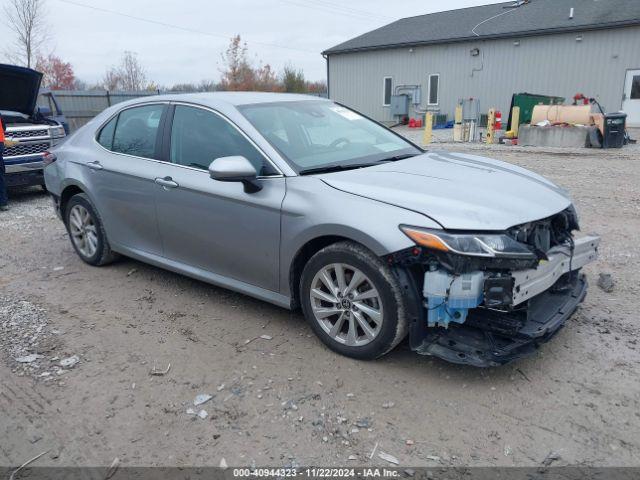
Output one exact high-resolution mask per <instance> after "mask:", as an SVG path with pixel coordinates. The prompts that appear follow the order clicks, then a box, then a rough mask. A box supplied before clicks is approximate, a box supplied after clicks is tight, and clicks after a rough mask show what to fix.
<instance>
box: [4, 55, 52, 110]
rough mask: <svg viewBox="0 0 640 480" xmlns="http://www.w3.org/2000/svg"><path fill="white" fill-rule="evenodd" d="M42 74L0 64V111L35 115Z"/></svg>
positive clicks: (28, 69)
mask: <svg viewBox="0 0 640 480" xmlns="http://www.w3.org/2000/svg"><path fill="white" fill-rule="evenodd" d="M41 81H42V74H41V73H40V72H36V71H35V70H31V69H30V68H25V67H18V66H16V65H3V64H0V110H7V111H10V112H19V113H23V114H25V115H28V116H31V115H33V114H34V113H35V110H36V102H37V101H38V92H39V91H40V82H41Z"/></svg>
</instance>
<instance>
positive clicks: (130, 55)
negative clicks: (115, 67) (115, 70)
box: [120, 52, 148, 91]
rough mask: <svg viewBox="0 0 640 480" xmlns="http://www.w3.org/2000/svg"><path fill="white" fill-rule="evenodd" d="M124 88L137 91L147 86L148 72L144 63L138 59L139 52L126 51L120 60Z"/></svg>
mask: <svg viewBox="0 0 640 480" xmlns="http://www.w3.org/2000/svg"><path fill="white" fill-rule="evenodd" d="M120 73H121V75H122V87H123V90H127V91H137V90H145V89H146V88H147V86H148V85H147V74H146V72H145V70H144V67H143V66H142V64H141V63H140V62H139V61H138V54H137V53H134V52H124V55H123V56H122V60H121V62H120Z"/></svg>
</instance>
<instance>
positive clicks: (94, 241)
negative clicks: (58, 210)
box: [64, 193, 118, 267]
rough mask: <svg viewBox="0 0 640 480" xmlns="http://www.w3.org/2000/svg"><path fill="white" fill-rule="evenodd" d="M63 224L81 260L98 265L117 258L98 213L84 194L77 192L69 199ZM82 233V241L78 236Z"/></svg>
mask: <svg viewBox="0 0 640 480" xmlns="http://www.w3.org/2000/svg"><path fill="white" fill-rule="evenodd" d="M64 224H65V226H66V227H67V232H68V233H69V238H70V240H71V244H72V245H73V248H74V249H75V251H76V253H77V254H78V256H79V257H80V258H81V259H82V261H83V262H85V263H88V264H89V265H93V266H96V267H98V266H102V265H107V264H109V263H111V262H113V261H114V260H116V259H117V258H118V254H117V253H114V252H112V251H111V247H110V246H109V242H108V241H107V235H106V233H105V231H104V226H103V225H102V220H101V218H100V215H99V214H98V211H97V210H96V208H95V207H94V206H93V204H92V203H91V200H89V197H88V196H87V195H86V194H84V193H78V194H76V195H74V196H73V197H71V198H70V199H69V201H68V202H67V205H66V207H65V210H64ZM79 224H80V225H79ZM79 227H82V228H79ZM79 230H80V233H79ZM82 235H84V242H83V241H82V239H81V238H80V237H81V236H82Z"/></svg>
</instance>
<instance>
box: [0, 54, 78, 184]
mask: <svg viewBox="0 0 640 480" xmlns="http://www.w3.org/2000/svg"><path fill="white" fill-rule="evenodd" d="M41 81H42V74H41V73H40V72H36V71H35V70H31V69H29V68H24V67H18V66H16V65H2V64H0V113H2V118H3V120H4V122H5V125H6V126H7V131H6V138H7V140H8V141H9V142H15V143H14V144H12V145H10V146H9V145H6V146H5V147H6V148H5V150H4V162H5V167H6V181H7V185H9V186H28V185H43V186H44V178H43V176H42V169H43V167H44V163H43V156H44V154H45V153H46V152H47V151H48V150H49V149H50V148H51V147H53V146H55V145H57V144H58V143H60V142H61V141H62V139H63V138H64V137H65V134H66V133H65V129H64V126H63V124H62V123H60V122H59V121H57V120H53V119H51V118H47V117H45V116H44V115H43V114H42V113H41V111H40V109H39V108H38V107H37V106H36V105H37V100H38V92H39V91H40V83H41Z"/></svg>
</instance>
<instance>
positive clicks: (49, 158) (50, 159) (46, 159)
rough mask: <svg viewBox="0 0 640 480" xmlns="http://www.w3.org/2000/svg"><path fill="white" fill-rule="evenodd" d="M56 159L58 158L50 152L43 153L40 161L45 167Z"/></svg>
mask: <svg viewBox="0 0 640 480" xmlns="http://www.w3.org/2000/svg"><path fill="white" fill-rule="evenodd" d="M57 159H58V157H56V156H55V155H54V154H53V153H51V152H44V153H43V154H42V161H43V162H44V165H45V167H46V166H47V165H51V164H52V163H53V162H55V161H56V160H57Z"/></svg>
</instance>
